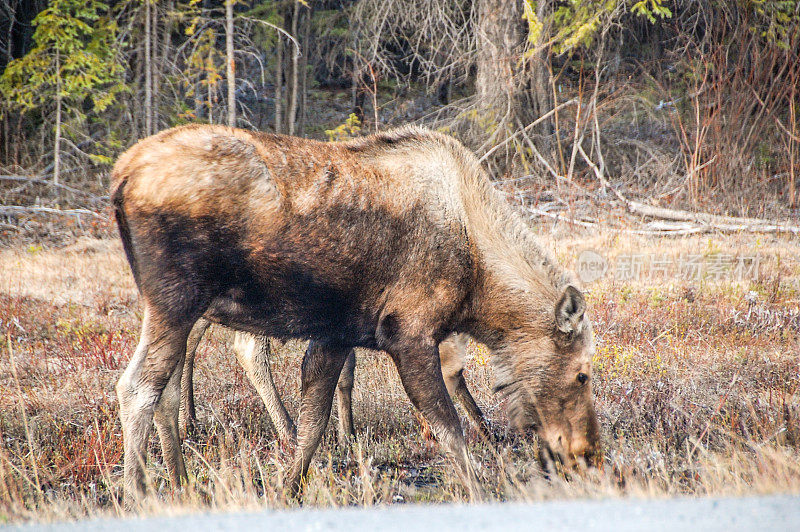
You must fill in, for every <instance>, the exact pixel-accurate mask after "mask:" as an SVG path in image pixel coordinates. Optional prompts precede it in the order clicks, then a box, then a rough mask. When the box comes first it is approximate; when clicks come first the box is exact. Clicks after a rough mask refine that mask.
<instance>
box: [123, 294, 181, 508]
mask: <svg viewBox="0 0 800 532" xmlns="http://www.w3.org/2000/svg"><path fill="white" fill-rule="evenodd" d="M190 328H191V324H189V325H187V326H179V325H175V324H170V323H169V322H168V321H166V320H164V319H163V318H161V317H160V316H158V315H154V313H153V311H152V309H150V308H149V307H148V306H146V307H145V312H144V320H143V322H142V333H141V338H140V340H139V345H138V347H137V348H136V352H135V353H134V355H133V358H132V359H131V361H130V363H129V364H128V367H127V368H126V369H125V371H124V372H123V374H122V376H121V377H120V379H119V381H118V382H117V386H116V389H117V397H118V398H119V409H120V419H121V421H122V437H123V440H124V452H125V454H124V461H125V488H124V491H125V504H126V505H127V506H131V505H132V504H133V502H134V501H135V500H136V499H138V497H139V496H141V495H142V494H143V493H144V491H145V488H146V483H145V464H146V462H147V441H148V438H149V436H150V429H151V427H152V424H153V416H154V413H155V410H156V404H157V403H158V402H159V400H160V399H161V396H162V392H163V390H164V388H165V387H166V386H167V383H168V381H170V379H171V377H173V375H174V374H175V369H176V367H177V366H178V365H179V364H180V363H181V362H182V360H183V357H184V355H185V352H186V338H187V336H188V334H189V329H190ZM177 379H180V373H178V375H177ZM173 386H174V385H173ZM162 408H163V409H164V410H162V412H166V411H171V410H174V406H173V405H172V401H169V400H168V403H165V405H164V407H162ZM174 415H175V416H176V417H175V421H176V425H177V410H174ZM165 426H166V425H165ZM178 452H180V449H179V447H178ZM173 465H174V464H173ZM175 468H176V471H178V472H179V466H175ZM184 476H185V473H184Z"/></svg>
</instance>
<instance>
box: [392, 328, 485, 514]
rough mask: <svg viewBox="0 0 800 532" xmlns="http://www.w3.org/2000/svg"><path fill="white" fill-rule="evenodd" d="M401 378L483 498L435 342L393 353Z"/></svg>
mask: <svg viewBox="0 0 800 532" xmlns="http://www.w3.org/2000/svg"><path fill="white" fill-rule="evenodd" d="M390 354H391V355H392V359H393V360H394V362H395V365H396V366H397V371H398V373H399V374H400V380H401V381H402V382H403V387H404V388H405V390H406V393H407V394H408V397H409V399H411V402H412V403H413V404H414V406H415V407H416V408H417V409H418V410H419V411H420V412H422V415H423V416H425V419H426V420H427V421H428V423H430V425H431V427H432V428H433V432H434V434H435V435H436V438H437V439H438V440H439V442H440V444H441V445H442V446H443V447H444V449H445V451H446V452H447V454H448V455H449V456H450V457H451V458H452V459H453V460H454V461H455V463H456V468H457V472H458V475H459V477H460V478H461V481H462V482H463V483H464V486H465V487H466V488H467V490H468V492H469V496H470V499H471V500H472V501H473V502H475V501H479V500H480V499H481V498H482V496H481V488H480V485H479V483H478V480H477V477H476V475H475V469H474V468H473V466H472V461H471V459H470V456H469V453H468V451H467V444H466V441H465V439H464V432H463V430H462V428H461V422H460V421H459V419H458V413H457V412H456V409H455V406H453V401H452V400H451V399H450V394H448V393H447V387H446V386H445V384H444V379H443V378H442V369H441V365H440V362H439V348H438V347H437V346H436V344H435V343H434V342H430V343H428V344H427V345H420V346H419V347H413V348H410V349H408V348H407V349H405V350H403V352H402V353H399V354H395V353H390Z"/></svg>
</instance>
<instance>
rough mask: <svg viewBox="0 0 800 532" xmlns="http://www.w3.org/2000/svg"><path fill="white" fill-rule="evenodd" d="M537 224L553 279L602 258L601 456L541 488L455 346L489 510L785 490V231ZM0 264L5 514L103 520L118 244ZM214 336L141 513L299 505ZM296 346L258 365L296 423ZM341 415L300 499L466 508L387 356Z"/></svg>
mask: <svg viewBox="0 0 800 532" xmlns="http://www.w3.org/2000/svg"><path fill="white" fill-rule="evenodd" d="M536 230H537V231H538V233H539V234H540V236H541V239H542V241H543V242H544V243H545V245H546V246H548V247H549V248H551V249H552V250H553V251H554V252H555V254H556V255H557V257H558V258H559V260H560V261H561V262H562V263H564V264H565V265H567V266H568V267H570V268H576V269H580V268H581V265H582V262H581V260H579V257H581V256H582V255H581V253H582V252H583V251H585V250H593V251H594V252H596V253H597V255H599V256H600V257H601V258H602V259H604V261H605V262H606V263H607V265H608V271H607V272H606V274H605V276H604V277H602V278H600V279H599V280H596V281H593V282H588V283H587V284H586V286H585V288H586V290H587V294H588V295H587V300H588V303H589V313H590V317H591V319H592V320H593V322H594V325H595V331H596V334H597V338H598V350H597V356H596V358H595V360H594V371H595V375H594V377H593V380H594V387H595V395H596V400H597V409H598V414H599V416H600V419H601V423H602V437H603V447H604V459H603V464H602V467H601V468H599V469H597V470H590V471H587V472H584V473H583V474H580V475H573V476H572V478H570V479H569V480H568V481H567V480H565V479H562V478H560V477H552V476H551V477H550V478H546V477H545V476H544V475H543V474H542V472H541V471H540V469H539V467H538V465H537V464H536V462H535V460H534V457H535V456H536V454H537V448H536V446H537V443H536V441H535V440H528V439H525V438H521V437H518V436H515V435H513V434H511V433H509V432H508V431H507V428H506V426H507V423H506V419H505V414H504V405H503V404H502V403H501V402H500V401H498V399H497V398H496V397H495V396H494V395H493V394H492V393H491V385H492V372H491V366H490V360H489V353H488V352H487V351H486V349H485V348H484V347H482V346H480V345H477V344H474V343H471V344H470V347H469V357H468V365H467V370H466V374H467V380H468V383H469V385H470V387H471V389H472V390H473V392H474V394H475V396H476V399H477V400H478V402H479V403H480V404H481V405H482V406H483V408H484V411H485V412H486V413H487V415H488V417H489V418H490V420H491V422H492V425H493V427H495V430H496V431H497V432H498V434H499V435H500V436H502V437H503V440H502V441H501V442H500V443H499V444H498V445H496V446H491V445H487V444H485V443H482V442H481V441H480V440H479V438H478V436H477V432H476V431H475V430H474V428H473V427H470V426H469V425H468V422H467V421H466V419H464V423H465V426H467V432H468V437H469V439H470V447H471V451H472V453H473V456H474V457H475V460H476V461H477V462H479V463H480V464H481V476H482V482H483V485H484V487H485V489H486V491H487V496H488V498H489V499H491V500H496V501H500V500H502V501H538V500H547V499H564V498H601V497H618V496H623V497H627V496H640V497H651V496H656V497H658V496H669V495H690V496H701V495H702V496H705V495H714V496H740V495H755V494H771V493H787V492H788V493H798V492H800V391H799V390H798V386H799V385H800V367H799V366H798V353H800V345H799V344H798V336H799V335H800V242H799V241H798V239H797V237H788V236H787V237H783V236H763V235H752V234H739V235H728V236H723V235H695V236H686V237H667V238H664V237H654V236H647V235H638V234H633V233H631V232H628V231H624V230H623V231H612V230H608V229H602V228H591V229H584V228H576V227H570V226H569V225H568V224H566V223H564V222H559V223H558V224H557V225H555V226H553V225H551V224H550V223H549V222H542V224H541V225H537V226H536ZM98 235H99V237H98ZM583 256H584V257H585V256H586V255H583ZM0 272H2V275H0V333H2V340H0V523H2V522H7V521H25V520H45V521H47V520H58V519H70V518H82V517H87V516H106V517H108V516H113V515H116V514H117V513H119V512H120V508H119V497H120V492H121V464H122V437H121V431H120V423H119V418H118V410H117V402H116V396H115V393H114V383H115V382H116V380H117V378H118V376H119V374H120V372H121V371H122V370H123V369H124V367H125V364H126V362H127V360H128V358H129V357H130V355H131V353H132V351H133V349H134V347H135V344H136V341H137V337H138V326H139V324H140V320H141V307H140V304H139V301H138V296H137V293H136V290H135V287H134V285H133V281H132V277H131V275H130V272H129V270H128V267H127V264H126V263H125V260H124V256H123V253H122V250H121V246H120V245H119V243H118V241H117V239H115V238H114V237H113V235H112V234H111V232H110V231H104V230H101V231H88V230H87V231H84V236H82V237H80V238H72V239H53V240H48V241H34V242H28V241H22V240H16V241H8V242H7V243H6V244H5V246H4V247H2V248H0ZM230 336H231V335H230V334H229V332H228V331H225V330H224V329H221V328H217V329H215V330H213V331H212V333H211V334H210V335H209V337H208V338H207V339H206V340H205V341H204V343H203V344H201V347H200V356H199V358H198V363H197V369H196V373H197V377H196V390H197V403H198V417H199V426H198V428H197V430H196V431H195V432H194V433H193V434H192V435H191V437H190V438H189V439H188V440H187V441H186V443H185V446H184V453H185V456H186V458H187V464H188V468H189V471H190V477H191V483H190V485H189V487H188V488H186V489H184V490H182V491H180V492H177V491H175V490H173V489H171V488H170V486H169V485H168V483H167V482H166V480H165V471H164V470H163V468H162V466H161V463H160V458H159V454H160V451H159V447H158V445H157V442H156V439H155V438H153V440H152V445H151V457H155V459H154V460H152V461H151V463H150V465H149V469H148V472H149V474H150V476H151V478H150V480H151V482H152V484H153V486H154V487H155V490H154V491H155V492H156V494H157V495H156V496H154V497H153V498H152V499H151V500H150V501H149V502H148V503H147V508H146V509H147V511H150V512H152V513H163V512H185V511H190V510H197V509H204V510H220V509H221V510H243V509H258V508H263V507H268V508H273V509H280V508H286V507H294V506H296V503H295V502H293V501H292V500H291V499H290V498H288V497H287V496H286V494H285V493H284V490H283V487H282V484H281V478H282V474H283V472H284V471H285V468H286V467H287V458H288V456H289V453H290V452H291V449H289V448H288V447H286V446H284V445H281V444H280V443H278V442H277V441H276V439H275V433H274V430H273V429H272V427H271V425H270V423H269V420H268V418H267V416H266V413H265V409H264V407H263V405H262V404H261V402H260V400H259V399H258V396H257V395H256V393H255V390H254V389H253V388H252V387H251V385H250V384H249V382H248V381H247V379H246V377H245V375H244V373H243V371H242V370H241V368H239V366H238V364H237V362H236V360H235V358H234V357H233V356H232V353H231V349H230V343H231V337H230ZM303 349H304V345H303V343H301V342H288V343H286V344H282V345H278V346H277V353H276V356H275V357H274V359H273V360H272V366H273V371H274V374H275V375H276V382H277V385H278V387H279V389H280V391H281V392H282V394H283V397H284V398H285V400H286V403H287V405H288V408H289V410H290V413H291V414H292V415H296V408H297V400H298V394H299V365H300V358H301V355H302V352H303ZM354 414H355V422H356V430H357V432H358V434H359V437H358V440H357V441H356V442H354V443H352V444H350V445H345V446H343V445H339V444H338V443H337V442H336V438H335V437H334V434H333V430H332V429H333V426H332V425H331V429H330V430H329V434H328V436H327V437H326V439H325V441H324V443H323V445H322V446H321V448H320V449H319V451H318V452H317V454H316V459H315V461H314V463H313V465H312V470H311V474H310V478H309V481H308V485H307V487H306V498H305V503H304V504H305V506H307V507H317V506H323V507H328V506H349V505H356V504H357V505H372V504H379V503H385V504H399V503H412V502H440V501H442V502H462V501H465V500H466V495H465V493H464V491H463V490H462V489H461V487H460V486H459V484H458V481H457V478H456V477H455V475H454V474H452V469H451V468H450V466H449V465H448V463H447V462H446V460H445V459H444V458H443V457H442V455H441V454H440V452H439V448H438V444H437V443H436V442H435V441H434V440H432V439H430V438H428V437H427V436H426V433H425V431H424V430H423V429H422V428H421V426H420V424H419V422H418V421H417V419H416V418H415V416H414V413H413V409H412V407H411V404H410V402H409V401H408V399H407V397H406V396H405V394H404V392H403V391H402V388H401V386H400V383H399V379H398V377H397V374H396V371H395V369H394V367H393V365H392V363H391V361H390V360H389V358H388V357H387V356H386V355H383V354H381V353H374V352H359V360H358V367H357V373H356V385H355V390H354ZM334 415H335V414H334Z"/></svg>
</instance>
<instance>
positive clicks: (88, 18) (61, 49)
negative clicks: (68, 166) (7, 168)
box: [0, 0, 125, 183]
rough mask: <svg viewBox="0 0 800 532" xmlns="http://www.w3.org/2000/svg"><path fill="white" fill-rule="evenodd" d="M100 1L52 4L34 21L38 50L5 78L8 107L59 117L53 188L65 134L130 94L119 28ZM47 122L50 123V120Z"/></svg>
mask: <svg viewBox="0 0 800 532" xmlns="http://www.w3.org/2000/svg"><path fill="white" fill-rule="evenodd" d="M107 13H108V6H107V5H106V4H105V3H103V2H100V1H97V0H52V2H50V5H49V6H48V7H47V8H46V9H45V10H43V11H42V12H41V13H39V14H38V15H37V16H36V18H35V19H34V20H33V25H34V26H35V27H36V30H35V31H34V34H33V41H34V47H33V48H32V49H31V50H30V51H29V52H28V53H27V54H26V55H25V56H24V57H22V58H19V59H16V60H14V61H11V62H10V63H9V64H8V66H7V68H6V70H5V72H4V73H3V75H2V76H1V77H0V93H2V94H3V100H4V101H5V103H6V105H7V106H9V107H12V108H17V109H19V110H21V111H23V112H31V111H39V112H40V113H41V115H42V116H43V117H47V116H53V115H52V114H51V113H53V114H54V116H53V120H54V122H55V123H54V134H55V135H54V136H55V142H54V149H53V182H54V183H58V181H59V173H60V167H61V140H62V138H63V136H64V135H63V132H62V128H63V127H64V124H65V123H67V122H68V121H69V120H70V119H71V120H72V121H73V122H74V123H76V124H80V123H82V122H84V121H85V119H86V113H85V112H84V109H85V104H87V103H91V106H90V112H91V113H95V114H96V113H100V112H102V111H103V110H105V109H106V108H107V107H108V106H109V105H110V104H111V103H112V102H114V99H115V97H116V95H117V94H118V93H119V92H121V91H123V90H124V89H125V85H124V83H123V81H122V73H123V69H122V65H120V64H119V63H118V62H117V46H118V45H117V39H116V34H117V27H116V23H114V22H113V21H112V20H111V19H109V18H108V17H107V16H106V14H107ZM45 120H46V119H45Z"/></svg>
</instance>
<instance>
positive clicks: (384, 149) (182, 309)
mask: <svg viewBox="0 0 800 532" xmlns="http://www.w3.org/2000/svg"><path fill="white" fill-rule="evenodd" d="M412 137H413V130H412V132H407V133H406V134H405V136H404V137H402V140H403V142H383V143H372V144H364V143H362V144H330V143H321V142H316V141H309V140H304V139H297V138H292V137H282V136H276V135H267V134H258V133H251V132H247V131H242V130H234V129H230V128H227V127H223V126H187V127H182V128H175V129H171V130H168V131H165V132H162V133H160V134H159V135H156V136H154V137H150V138H148V139H145V140H143V141H142V142H140V143H139V144H137V145H136V146H134V147H133V148H131V149H130V150H128V152H126V153H125V154H124V155H123V156H122V157H120V159H119V161H118V163H117V165H116V166H115V168H114V180H115V183H114V187H115V189H114V192H113V196H114V202H115V205H116V207H117V210H118V217H121V218H122V219H121V223H120V225H121V226H122V225H123V224H125V225H126V226H127V231H128V233H129V238H128V239H127V242H125V246H126V252H128V254H129V260H130V261H131V267H132V269H133V270H134V274H135V276H136V278H137V284H138V285H139V288H140V290H141V292H142V294H143V295H144V297H145V298H146V299H147V301H148V303H149V304H150V305H151V306H153V307H156V308H163V309H164V311H165V312H166V313H168V314H170V316H171V318H170V319H178V317H179V316H183V317H185V319H186V321H187V322H190V321H192V322H193V320H195V319H196V318H197V317H199V315H200V314H203V313H205V314H206V316H208V317H209V318H211V319H212V320H214V321H218V322H221V323H223V324H227V325H230V326H233V327H236V328H239V329H242V330H248V331H251V332H255V333H260V334H269V335H272V336H278V337H306V338H315V339H320V340H324V341H329V342H335V343H340V344H343V345H364V346H368V347H376V346H379V345H377V344H380V342H377V344H376V338H375V334H376V331H377V329H378V324H379V321H380V319H381V315H386V314H387V313H393V316H394V321H395V322H396V325H397V326H403V327H406V328H408V327H411V328H416V327H421V326H423V324H424V326H426V327H427V326H429V325H430V324H431V323H436V324H437V326H439V327H441V328H444V327H445V326H446V325H447V324H448V323H449V322H450V320H451V319H452V315H453V314H454V313H455V312H456V310H457V307H458V304H459V303H460V302H461V301H463V299H464V297H465V294H466V292H467V291H468V290H469V287H470V280H471V279H472V276H473V275H474V273H473V272H472V269H471V264H472V261H471V258H470V256H469V250H468V245H467V237H466V234H467V231H466V228H465V225H464V224H465V221H464V216H463V213H462V212H461V209H460V206H459V205H460V199H459V195H458V190H457V186H458V185H457V183H455V182H454V180H452V179H448V175H449V174H450V173H451V172H448V169H447V168H446V167H445V166H444V165H446V164H447V161H444V160H442V159H441V157H440V158H438V159H437V158H435V157H434V156H433V154H432V153H431V152H430V151H429V150H426V144H425V142H426V140H425V138H424V136H422V137H419V138H412ZM398 138H399V137H398ZM123 240H125V237H124V235H123ZM389 332H390V331H387V334H388V333H389Z"/></svg>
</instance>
